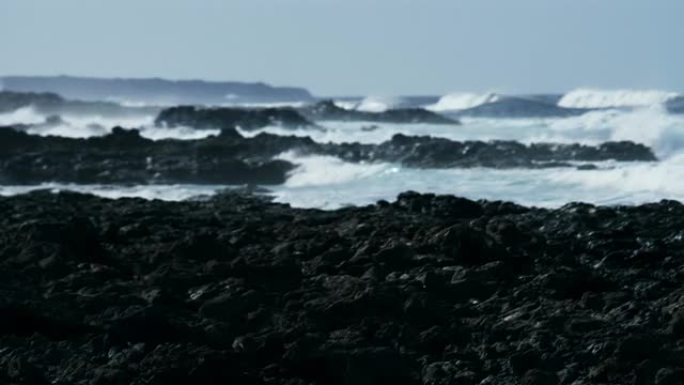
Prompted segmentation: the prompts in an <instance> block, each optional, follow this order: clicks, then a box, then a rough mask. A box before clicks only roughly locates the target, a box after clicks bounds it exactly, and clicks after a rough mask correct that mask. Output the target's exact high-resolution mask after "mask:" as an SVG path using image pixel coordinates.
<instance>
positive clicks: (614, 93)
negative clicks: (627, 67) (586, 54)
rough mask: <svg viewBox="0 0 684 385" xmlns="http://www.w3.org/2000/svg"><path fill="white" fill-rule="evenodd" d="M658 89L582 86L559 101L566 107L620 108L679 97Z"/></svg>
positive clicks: (651, 104)
mask: <svg viewBox="0 0 684 385" xmlns="http://www.w3.org/2000/svg"><path fill="white" fill-rule="evenodd" d="M677 96H678V94H676V93H674V92H666V91H658V90H642V91H639V90H598V89H589V88H582V89H577V90H574V91H571V92H568V93H566V94H565V95H563V97H562V98H561V99H560V101H559V102H558V105H559V106H560V107H565V108H620V107H645V106H653V105H662V104H664V103H666V102H667V101H668V100H670V99H673V98H675V97H677Z"/></svg>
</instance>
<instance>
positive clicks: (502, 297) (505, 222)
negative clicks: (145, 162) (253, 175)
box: [0, 191, 684, 385]
mask: <svg viewBox="0 0 684 385" xmlns="http://www.w3.org/2000/svg"><path fill="white" fill-rule="evenodd" d="M0 210H2V213H3V215H2V216H1V217H0V226H1V229H2V231H1V232H0V239H2V242H0V256H1V257H2V258H0V263H1V264H2V269H0V277H1V278H2V284H1V285H0V290H1V291H2V296H1V297H0V349H2V355H0V382H2V383H8V384H37V385H38V384H57V385H66V384H69V385H71V384H92V385H115V384H122V385H123V384H126V385H142V384H146V385H149V384H155V385H156V384H159V385H161V384H179V385H180V384H183V385H186V384H224V383H240V384H288V385H303V384H332V385H336V384H339V385H343V384H367V385H370V384H378V385H380V384H397V385H404V384H406V385H409V384H430V385H442V384H444V385H447V384H483V385H486V384H492V385H494V384H502V385H503V384H506V385H508V384H517V383H521V384H539V385H546V384H549V385H555V384H575V385H579V384H654V385H669V384H682V379H683V378H684V371H683V370H684V369H683V368H684V364H683V362H684V312H683V310H682V309H683V308H684V287H683V285H682V282H684V255H683V253H682V250H684V248H683V246H684V240H683V238H682V229H684V206H683V205H682V204H680V203H678V202H673V201H662V202H659V203H653V204H648V205H642V206H634V207H595V206H592V205H587V204H581V203H575V204H569V205H566V206H564V207H562V208H560V209H557V210H546V209H535V208H526V207H521V206H518V205H515V204H512V203H506V202H485V201H479V202H474V201H469V200H466V199H462V198H457V197H452V196H435V195H430V194H427V195H420V194H416V193H405V194H402V195H400V196H399V197H398V199H397V200H396V201H395V202H392V203H389V202H379V203H378V204H376V205H372V206H368V207H358V208H347V209H342V210H337V211H319V210H302V209H292V208H290V207H288V206H286V205H281V204H274V203H270V202H268V201H267V200H265V199H263V198H258V197H253V196H246V195H240V194H232V193H228V194H224V195H220V196H217V197H214V198H212V199H208V200H201V201H193V202H178V203H164V202H159V201H145V200H141V199H120V200H106V199H101V198H96V197H94V196H89V195H80V194H73V193H61V194H52V193H48V192H45V191H41V192H34V193H31V194H28V195H21V196H16V197H11V198H0Z"/></svg>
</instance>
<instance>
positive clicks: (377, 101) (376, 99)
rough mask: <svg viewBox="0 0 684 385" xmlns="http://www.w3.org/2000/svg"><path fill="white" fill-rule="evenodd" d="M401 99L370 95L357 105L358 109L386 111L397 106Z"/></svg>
mask: <svg viewBox="0 0 684 385" xmlns="http://www.w3.org/2000/svg"><path fill="white" fill-rule="evenodd" d="M400 102H401V100H400V99H398V98H394V97H388V96H368V97H366V98H365V99H363V100H362V101H361V102H359V104H358V105H357V106H356V110H358V111H364V112H385V111H387V110H389V109H391V108H394V107H396V106H397V105H398V104H399V103H400Z"/></svg>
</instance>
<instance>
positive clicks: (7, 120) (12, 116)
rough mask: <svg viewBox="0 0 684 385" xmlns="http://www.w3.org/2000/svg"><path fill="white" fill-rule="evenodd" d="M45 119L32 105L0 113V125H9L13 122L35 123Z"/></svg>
mask: <svg viewBox="0 0 684 385" xmlns="http://www.w3.org/2000/svg"><path fill="white" fill-rule="evenodd" d="M44 121H45V116H42V115H41V114H39V113H38V112H36V110H35V109H34V108H33V107H30V106H29V107H23V108H19V109H17V110H14V111H9V112H5V113H0V126H11V125H15V124H36V123H42V122H44Z"/></svg>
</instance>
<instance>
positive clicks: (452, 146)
mask: <svg viewBox="0 0 684 385" xmlns="http://www.w3.org/2000/svg"><path fill="white" fill-rule="evenodd" d="M22 128H23V129H26V127H15V128H10V127H5V128H0V183H2V184H34V183H41V182H67V183H200V184H206V183H209V184H244V183H256V184H281V183H284V181H285V180H286V179H287V173H288V172H289V171H291V170H292V169H293V168H294V167H295V166H294V165H293V164H291V163H289V162H286V161H282V160H273V158H274V157H276V156H277V155H279V154H281V153H283V152H286V151H298V152H300V153H302V154H318V155H331V156H336V157H339V158H341V159H343V160H346V161H350V162H393V163H399V164H401V165H403V166H405V167H417V168H454V167H495V168H520V167H525V168H540V167H574V166H575V165H574V164H573V162H575V161H579V162H596V161H603V160H610V159H612V160H619V161H652V160H655V157H654V155H653V153H652V152H651V151H650V150H649V149H648V148H647V147H645V146H643V145H640V144H635V143H632V142H609V143H604V144H601V145H599V146H595V147H594V146H584V145H578V144H532V145H524V144H520V143H517V142H454V141H450V140H448V139H439V138H431V137H411V136H404V135H395V136H394V137H393V138H392V140H389V141H387V142H384V143H381V144H378V145H372V144H359V143H346V144H332V143H328V144H321V143H316V142H314V141H313V140H311V139H310V138H300V137H294V136H290V137H287V136H277V135H269V134H259V135H257V136H255V137H253V138H244V137H242V136H241V135H240V134H239V133H238V132H237V131H235V130H234V129H225V130H223V131H222V133H221V135H219V136H217V137H209V138H206V139H199V140H187V141H186V140H173V139H167V140H159V141H152V140H149V139H146V138H143V137H141V136H140V133H139V132H138V131H137V130H124V129H122V128H115V129H114V131H113V133H112V134H110V135H106V136H103V137H96V138H89V139H71V138H59V137H40V136H32V135H28V134H26V133H24V132H20V131H17V130H20V129H22ZM586 166H587V165H583V166H582V167H586Z"/></svg>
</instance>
